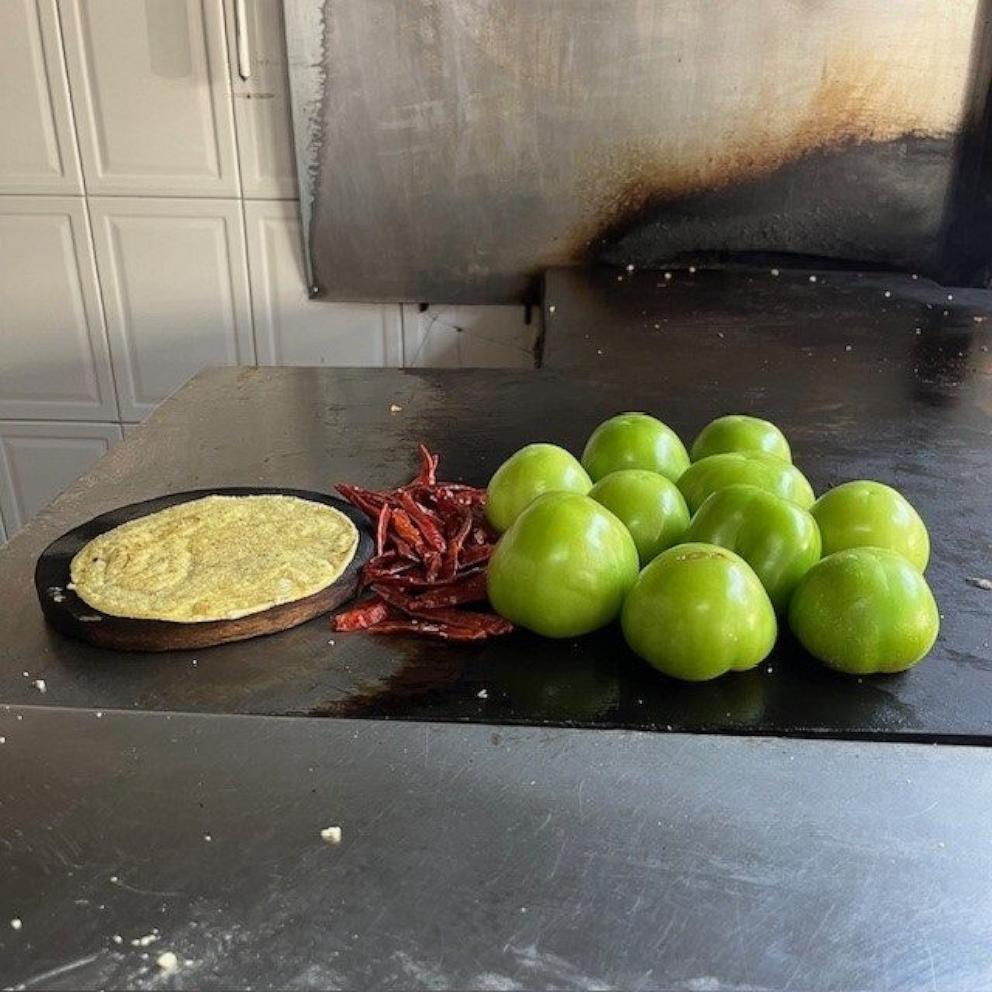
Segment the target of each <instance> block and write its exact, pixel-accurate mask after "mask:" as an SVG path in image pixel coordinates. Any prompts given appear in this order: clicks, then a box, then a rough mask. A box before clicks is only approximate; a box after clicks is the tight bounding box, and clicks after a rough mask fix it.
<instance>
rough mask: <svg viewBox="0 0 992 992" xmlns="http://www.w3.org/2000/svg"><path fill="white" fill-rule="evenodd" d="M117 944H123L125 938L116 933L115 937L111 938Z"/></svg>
mask: <svg viewBox="0 0 992 992" xmlns="http://www.w3.org/2000/svg"><path fill="white" fill-rule="evenodd" d="M110 939H111V940H112V941H113V942H114V943H115V944H123V943H124V938H123V937H122V936H121V935H120V934H119V933H115V934H114V935H113V937H111V938H110Z"/></svg>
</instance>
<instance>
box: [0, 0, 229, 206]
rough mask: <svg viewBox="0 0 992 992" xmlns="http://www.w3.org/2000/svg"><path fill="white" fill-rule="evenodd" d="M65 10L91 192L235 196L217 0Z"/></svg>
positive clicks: (66, 1) (123, 2)
mask: <svg viewBox="0 0 992 992" xmlns="http://www.w3.org/2000/svg"><path fill="white" fill-rule="evenodd" d="M4 2H10V0H4ZM60 9H61V11H62V24H63V30H64V32H65V51H66V60H67V62H68V66H69V82H70V86H71V89H72V97H73V101H74V105H75V108H76V115H77V120H76V124H77V129H78V135H79V147H80V150H81V153H82V157H83V171H84V174H85V177H86V188H87V192H89V193H91V194H93V193H96V194H128V193H143V194H148V195H162V196H190V195H199V196H237V195H238V194H239V183H238V169H237V151H236V143H235V138H234V119H233V113H232V109H231V100H230V86H229V82H228V76H227V72H228V69H227V49H226V39H225V32H224V13H223V8H222V5H221V2H220V0H143V2H138V0H62V3H61V6H60Z"/></svg>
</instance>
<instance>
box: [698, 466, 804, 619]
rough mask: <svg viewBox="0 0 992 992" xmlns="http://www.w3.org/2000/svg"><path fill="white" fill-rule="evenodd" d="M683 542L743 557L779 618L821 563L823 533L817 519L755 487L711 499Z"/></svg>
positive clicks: (731, 489) (722, 491) (720, 493)
mask: <svg viewBox="0 0 992 992" xmlns="http://www.w3.org/2000/svg"><path fill="white" fill-rule="evenodd" d="M685 540H686V541H703V542H705V543H708V544H718V545H720V547H721V548H728V549H729V550H731V551H733V552H735V553H736V554H739V555H740V556H741V557H742V558H743V559H744V560H745V561H746V562H747V563H748V564H749V565H750V566H751V568H753V569H754V572H755V575H757V576H758V578H759V579H760V580H761V584H762V585H763V586H764V587H765V590H766V591H767V593H768V596H769V598H770V599H771V601H772V605H773V606H774V607H775V609H776V610H777V611H778V612H779V613H784V612H785V611H786V610H787V609H788V607H789V600H790V598H791V597H792V593H793V590H794V589H795V588H796V585H797V583H798V582H799V580H800V579H801V578H802V577H803V576H804V575H805V574H806V573H807V572H808V571H809V570H810V569H811V568H812V567H813V566H814V565H815V564H816V563H817V562H818V561H819V560H820V531H819V529H818V528H817V526H816V521H815V520H814V519H813V517H812V516H811V515H810V514H809V513H808V512H807V511H806V510H803V509H801V508H800V507H798V506H796V504H795V503H790V502H789V501H788V500H787V499H782V497H781V496H776V495H775V494H774V493H769V492H766V491H765V490H763V489H759V488H758V487H757V486H746V485H740V484H738V485H734V486H727V487H726V488H725V489H718V490H717V491H716V492H715V493H713V494H711V495H710V496H709V497H707V499H706V500H705V501H704V503H703V505H702V506H701V507H700V508H699V509H698V510H697V511H696V515H695V516H694V517H693V518H692V523H691V524H690V525H689V530H688V533H687V534H686V536H685Z"/></svg>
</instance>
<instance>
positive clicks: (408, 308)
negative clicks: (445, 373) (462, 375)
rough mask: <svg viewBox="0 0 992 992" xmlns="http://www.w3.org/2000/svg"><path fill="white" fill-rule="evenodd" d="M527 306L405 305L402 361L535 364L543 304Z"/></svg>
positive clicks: (464, 365) (418, 363)
mask: <svg viewBox="0 0 992 992" xmlns="http://www.w3.org/2000/svg"><path fill="white" fill-rule="evenodd" d="M532 313H533V314H534V318H535V319H534V322H532V323H530V324H528V323H527V322H526V310H525V309H524V308H523V307H507V306H443V305H434V306H430V307H428V308H427V309H426V310H423V311H421V310H420V308H419V307H418V306H416V305H412V304H404V306H403V355H404V359H403V364H404V365H406V366H408V367H410V368H424V367H433V368H521V369H529V368H533V367H534V345H535V343H536V340H537V331H538V325H537V323H536V321H537V320H539V319H540V318H539V316H538V310H537V308H536V307H535V308H534V310H533V311H532Z"/></svg>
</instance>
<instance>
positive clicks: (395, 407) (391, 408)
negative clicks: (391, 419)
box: [389, 403, 403, 413]
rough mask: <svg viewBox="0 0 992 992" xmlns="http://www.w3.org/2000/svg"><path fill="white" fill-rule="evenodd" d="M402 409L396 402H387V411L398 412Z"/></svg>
mask: <svg viewBox="0 0 992 992" xmlns="http://www.w3.org/2000/svg"><path fill="white" fill-rule="evenodd" d="M402 409H403V407H401V406H400V405H399V404H398V403H390V404H389V412H390V413H399V412H400V411H401V410H402Z"/></svg>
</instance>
